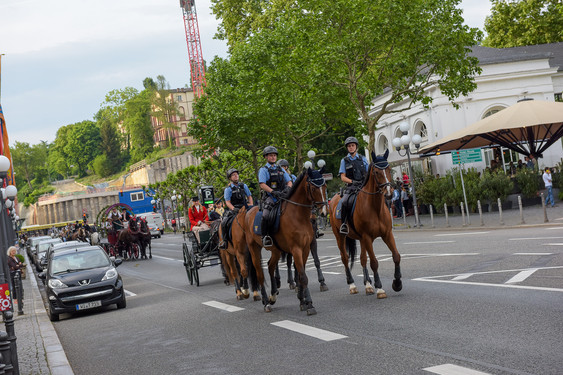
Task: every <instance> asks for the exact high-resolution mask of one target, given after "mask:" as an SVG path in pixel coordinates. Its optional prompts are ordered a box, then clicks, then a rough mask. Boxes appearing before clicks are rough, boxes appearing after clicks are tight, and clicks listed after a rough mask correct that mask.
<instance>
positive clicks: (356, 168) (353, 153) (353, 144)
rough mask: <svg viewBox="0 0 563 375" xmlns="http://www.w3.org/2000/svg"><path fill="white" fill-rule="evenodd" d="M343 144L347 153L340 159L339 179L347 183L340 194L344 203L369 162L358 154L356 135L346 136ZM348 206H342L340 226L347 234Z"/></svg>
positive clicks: (362, 178) (364, 174)
mask: <svg viewBox="0 0 563 375" xmlns="http://www.w3.org/2000/svg"><path fill="white" fill-rule="evenodd" d="M344 145H345V146H346V149H347V150H348V155H347V156H346V157H344V158H342V160H341V161H340V169H339V171H338V173H339V174H340V179H341V180H342V181H343V182H345V183H346V184H347V187H346V189H345V190H344V194H343V196H342V201H343V204H346V203H347V201H348V197H349V196H350V194H353V193H355V191H356V190H357V189H358V188H359V186H360V185H361V184H362V182H363V181H364V178H365V176H366V174H367V172H368V168H369V162H368V160H367V159H366V158H365V156H363V155H360V154H358V146H359V143H358V139H357V138H356V137H348V138H346V141H344ZM349 209H350V207H342V225H341V226H340V233H342V234H348V232H349V228H348V224H346V219H347V216H348V211H349Z"/></svg>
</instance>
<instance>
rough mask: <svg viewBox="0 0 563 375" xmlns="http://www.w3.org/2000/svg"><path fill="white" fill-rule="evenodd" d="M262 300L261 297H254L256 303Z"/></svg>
mask: <svg viewBox="0 0 563 375" xmlns="http://www.w3.org/2000/svg"><path fill="white" fill-rule="evenodd" d="M261 299H262V298H260V296H254V300H255V301H260V300H261Z"/></svg>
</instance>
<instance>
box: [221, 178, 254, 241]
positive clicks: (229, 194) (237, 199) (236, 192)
mask: <svg viewBox="0 0 563 375" xmlns="http://www.w3.org/2000/svg"><path fill="white" fill-rule="evenodd" d="M227 178H228V179H229V181H230V183H229V185H228V186H227V187H226V188H225V192H224V194H223V195H224V197H225V205H226V206H227V209H228V210H227V211H226V212H225V214H224V215H223V221H222V222H221V232H222V233H223V241H221V243H220V244H219V248H220V249H223V250H224V249H226V248H227V247H228V240H229V229H230V228H229V227H230V224H231V223H232V222H233V218H234V216H235V215H236V214H237V213H238V210H239V209H241V208H242V207H247V208H248V207H249V206H253V205H254V202H253V201H252V194H251V193H250V189H248V186H246V184H245V183H242V182H240V181H239V174H238V170H237V169H235V168H231V169H229V170H228V171H227Z"/></svg>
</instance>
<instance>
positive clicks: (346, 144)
mask: <svg viewBox="0 0 563 375" xmlns="http://www.w3.org/2000/svg"><path fill="white" fill-rule="evenodd" d="M350 143H355V144H356V146H358V145H359V144H360V143H359V142H358V139H357V138H356V137H348V138H346V140H345V141H344V146H346V147H348V145H349V144H350Z"/></svg>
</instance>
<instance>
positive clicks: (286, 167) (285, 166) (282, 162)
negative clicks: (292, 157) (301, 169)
mask: <svg viewBox="0 0 563 375" xmlns="http://www.w3.org/2000/svg"><path fill="white" fill-rule="evenodd" d="M278 164H279V165H280V167H282V168H283V170H284V171H286V172H287V174H288V175H289V177H290V178H291V183H294V182H295V180H297V176H295V175H294V174H291V172H290V170H289V162H288V161H287V160H285V159H281V160H280V161H278Z"/></svg>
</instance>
